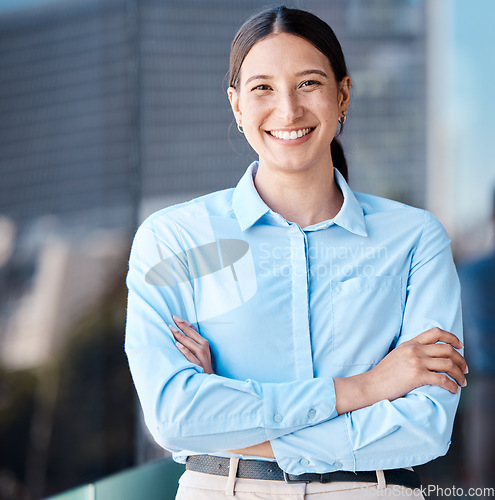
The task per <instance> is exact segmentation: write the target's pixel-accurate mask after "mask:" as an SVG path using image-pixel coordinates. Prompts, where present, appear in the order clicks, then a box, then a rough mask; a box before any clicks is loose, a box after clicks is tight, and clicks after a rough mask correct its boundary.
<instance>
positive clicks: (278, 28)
mask: <svg viewBox="0 0 495 500" xmlns="http://www.w3.org/2000/svg"><path fill="white" fill-rule="evenodd" d="M272 33H288V34H290V35H295V36H299V37H301V38H304V39H305V40H307V41H308V42H310V43H311V44H313V45H314V46H315V47H316V48H317V49H318V50H319V51H320V52H322V53H323V54H324V55H325V56H327V58H328V61H329V62H330V67H331V68H332V71H333V74H334V76H335V80H336V81H337V83H339V82H341V81H342V79H343V78H344V77H345V76H346V75H347V74H348V72H347V66H346V63H345V58H344V54H343V52H342V47H341V46H340V43H339V41H338V39H337V37H336V36H335V33H334V32H333V30H332V28H330V26H328V24H327V23H325V22H324V21H322V20H321V19H320V18H319V17H317V16H315V15H314V14H311V13H310V12H306V11H304V10H299V9H291V8H289V7H285V6H281V7H276V8H271V9H267V10H263V11H261V12H259V13H258V14H255V15H254V16H252V17H250V18H249V19H248V20H247V21H246V22H245V23H244V24H243V25H242V26H241V27H240V28H239V31H238V32H237V34H236V36H235V38H234V40H233V41H232V45H231V48H230V68H229V86H230V87H234V88H235V89H236V88H237V87H238V86H239V78H240V72H241V66H242V63H243V61H244V58H245V57H246V55H247V53H248V52H249V51H250V50H251V48H252V46H253V45H254V44H255V43H256V42H258V41H259V40H262V39H263V38H265V37H267V36H268V35H271V34H272ZM341 131H342V126H341V127H340V131H339V133H340V132H341ZM337 135H338V134H337ZM330 149H331V153H332V160H333V163H334V165H335V167H336V168H337V169H338V170H339V172H340V173H341V174H342V175H343V176H344V178H345V179H346V180H347V179H348V172H347V161H346V159H345V155H344V150H343V149H342V146H341V144H340V142H339V141H338V140H337V139H336V137H335V138H334V139H333V140H332V143H331V145H330Z"/></svg>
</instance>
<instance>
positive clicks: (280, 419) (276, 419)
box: [273, 413, 284, 424]
mask: <svg viewBox="0 0 495 500" xmlns="http://www.w3.org/2000/svg"><path fill="white" fill-rule="evenodd" d="M283 419H284V417H282V415H279V414H278V413H277V414H276V415H275V416H274V417H273V420H275V422H277V424H279V423H280V422H282V420H283Z"/></svg>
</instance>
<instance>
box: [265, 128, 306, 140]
mask: <svg viewBox="0 0 495 500" xmlns="http://www.w3.org/2000/svg"><path fill="white" fill-rule="evenodd" d="M311 130H312V129H311V128H302V129H299V130H297V131H296V130H292V131H291V132H288V131H287V130H286V131H282V130H271V131H270V134H271V135H273V136H274V137H276V138H277V139H284V140H285V141H288V140H293V139H298V138H299V137H302V136H303V135H306V134H309V133H310V132H311Z"/></svg>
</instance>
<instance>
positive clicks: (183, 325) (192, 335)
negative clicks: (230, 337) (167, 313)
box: [172, 315, 208, 346]
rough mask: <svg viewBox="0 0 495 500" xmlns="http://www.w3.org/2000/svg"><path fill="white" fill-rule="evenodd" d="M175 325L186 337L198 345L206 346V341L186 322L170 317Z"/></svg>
mask: <svg viewBox="0 0 495 500" xmlns="http://www.w3.org/2000/svg"><path fill="white" fill-rule="evenodd" d="M172 318H173V320H174V322H175V324H176V325H177V326H178V327H179V328H180V329H181V330H182V331H183V333H185V334H186V335H187V336H188V337H190V338H192V339H193V340H194V341H195V342H197V343H198V344H200V345H203V346H206V345H208V341H207V340H206V339H205V338H204V337H203V336H201V335H200V334H199V333H198V332H197V330H196V329H195V328H194V327H193V326H192V325H191V323H189V322H188V321H186V320H184V319H182V318H179V317H177V316H175V315H174V316H172Z"/></svg>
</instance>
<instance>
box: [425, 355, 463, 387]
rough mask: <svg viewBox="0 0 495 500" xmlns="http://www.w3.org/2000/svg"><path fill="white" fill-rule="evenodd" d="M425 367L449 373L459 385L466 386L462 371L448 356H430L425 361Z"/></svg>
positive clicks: (433, 370)
mask: <svg viewBox="0 0 495 500" xmlns="http://www.w3.org/2000/svg"><path fill="white" fill-rule="evenodd" d="M426 367H427V368H428V370H430V371H432V372H438V373H446V374H448V375H450V376H451V377H452V378H453V379H454V380H455V381H456V382H457V384H458V385H459V386H460V387H466V385H467V381H466V377H465V376H464V373H462V371H461V370H460V369H459V367H458V366H457V365H456V364H455V363H454V361H452V360H451V359H450V358H430V359H429V360H427V362H426Z"/></svg>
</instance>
